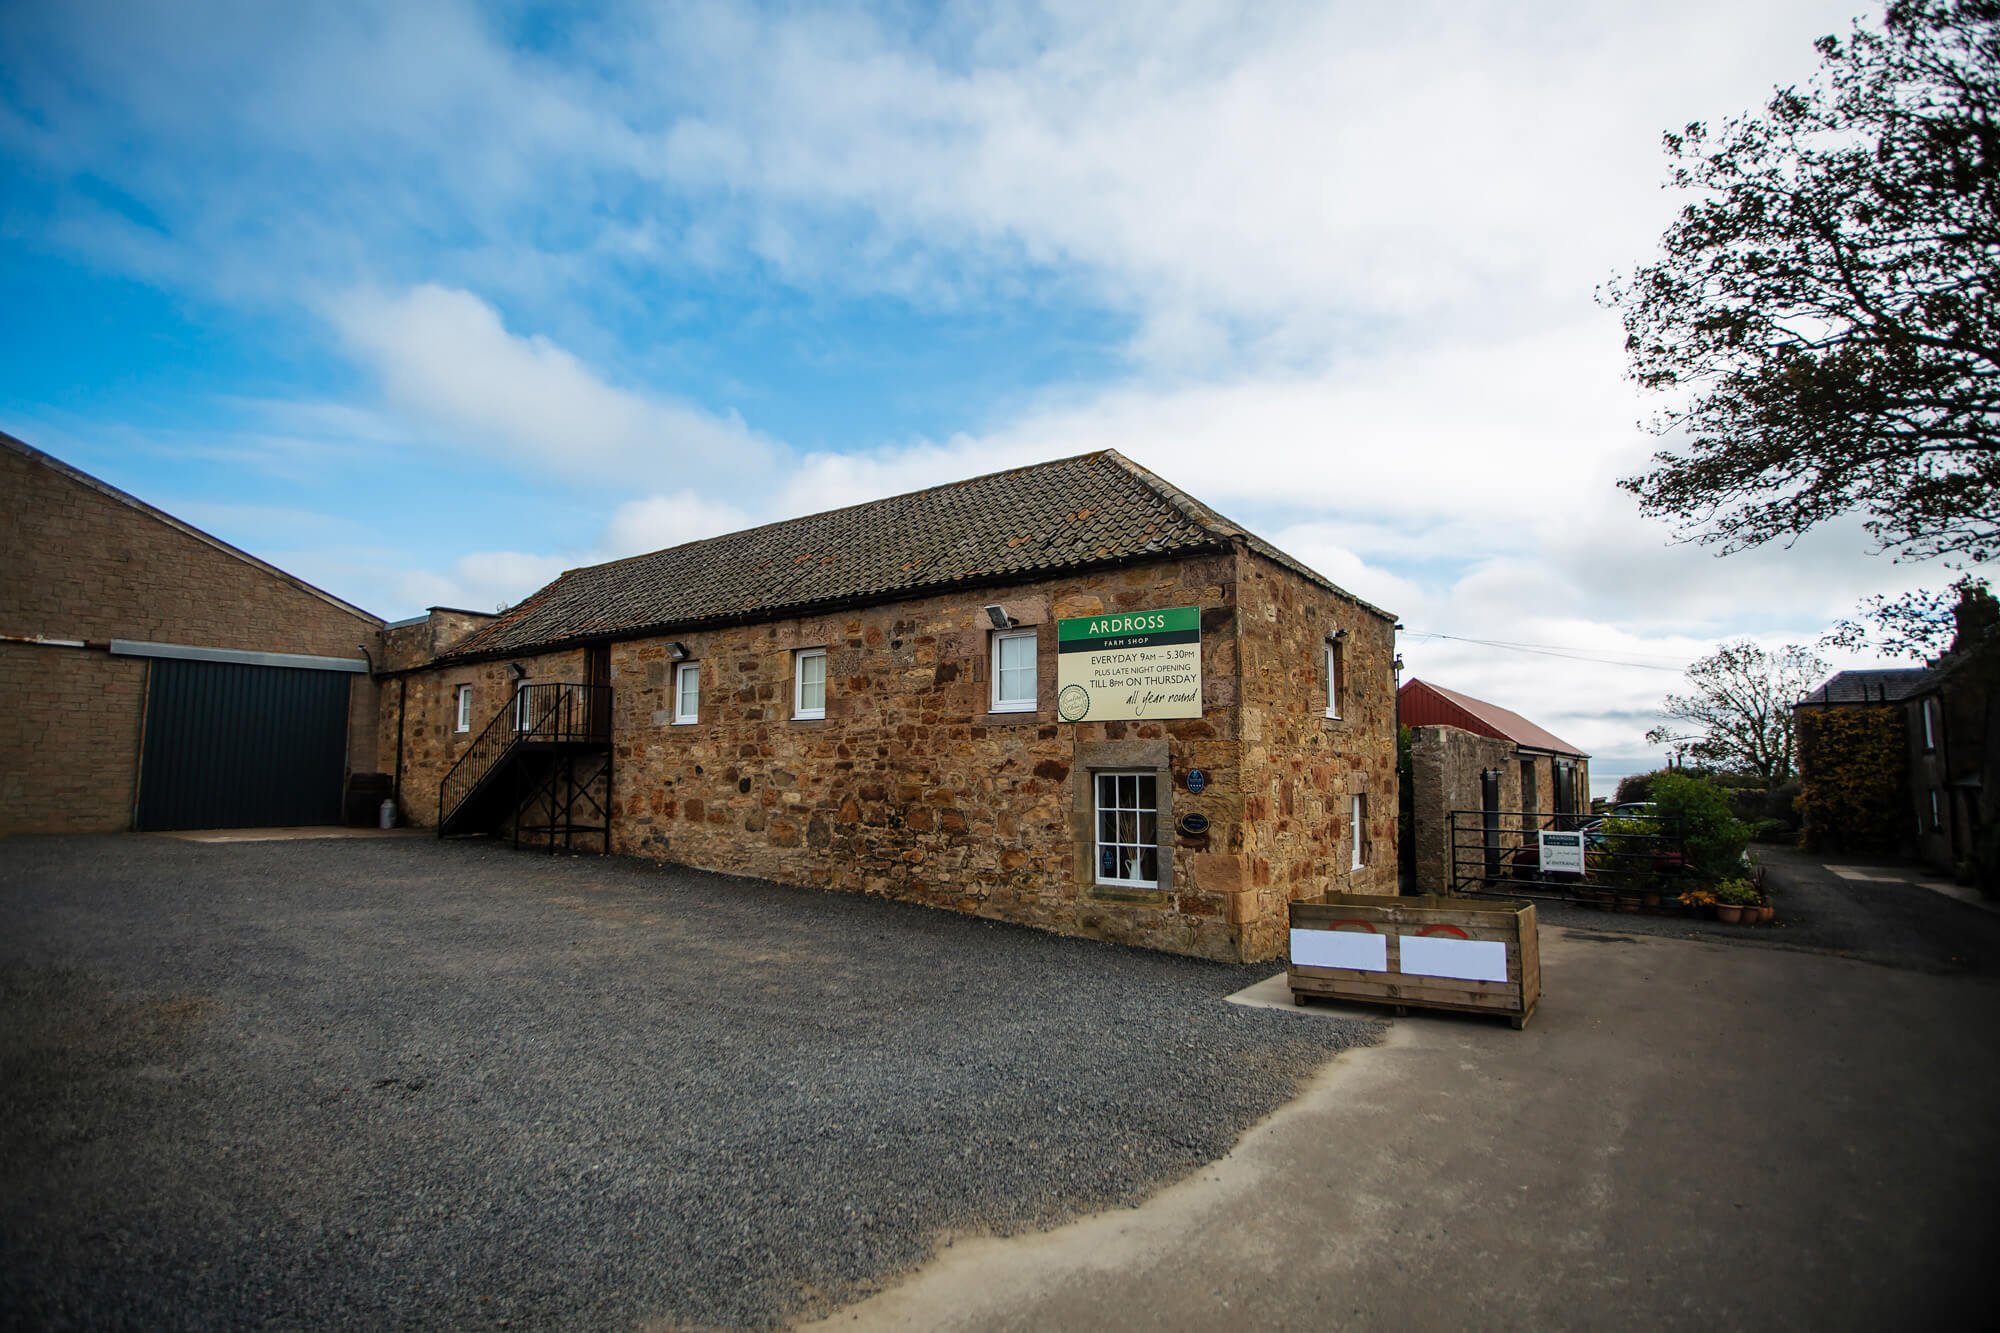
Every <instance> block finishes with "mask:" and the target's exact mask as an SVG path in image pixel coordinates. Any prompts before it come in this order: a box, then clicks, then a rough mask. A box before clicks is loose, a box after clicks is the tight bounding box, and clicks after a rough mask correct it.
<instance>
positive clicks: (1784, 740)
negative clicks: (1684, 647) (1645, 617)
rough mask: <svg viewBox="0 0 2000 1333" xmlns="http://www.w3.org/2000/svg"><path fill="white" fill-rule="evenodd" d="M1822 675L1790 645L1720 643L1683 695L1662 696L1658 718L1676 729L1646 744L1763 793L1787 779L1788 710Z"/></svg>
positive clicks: (1790, 748) (1690, 674) (1793, 752)
mask: <svg viewBox="0 0 2000 1333" xmlns="http://www.w3.org/2000/svg"><path fill="white" fill-rule="evenodd" d="M1826 673H1827V665H1826V663H1825V662H1823V661H1821V660H1820V659H1819V658H1818V657H1817V656H1815V655H1814V654H1813V652H1812V650H1811V649H1809V648H1803V647H1800V646H1799V645H1797V644H1791V645H1789V646H1787V647H1785V648H1782V649H1780V650H1778V651H1777V652H1772V651H1770V650H1768V649H1765V648H1762V647H1760V646H1758V645H1757V644H1755V643H1752V642H1751V641H1750V640H1748V639H1740V640H1738V641H1737V642H1735V643H1726V644H1724V645H1722V647H1720V648H1718V649H1716V651H1714V652H1713V653H1710V654H1709V655H1708V656H1707V657H1704V658H1702V659H1700V660H1699V661H1697V662H1696V663H1695V664H1694V665H1693V666H1690V667H1689V668H1688V670H1687V679H1688V685H1689V686H1690V689H1689V691H1688V693H1686V694H1670V695H1668V696H1667V699H1666V703H1665V704H1664V705H1663V706H1662V708H1661V711H1662V712H1664V713H1665V714H1666V715H1667V716H1668V717H1670V718H1672V719H1674V723H1675V725H1672V726H1665V727H1655V728H1653V729H1652V730H1651V731H1649V732H1647V733H1646V739H1647V740H1648V741H1649V742H1651V743H1652V744H1654V745H1670V746H1676V747H1680V748H1684V749H1685V751H1686V753H1687V754H1688V755H1689V756H1691V757H1692V758H1694V759H1696V760H1698V761H1700V762H1702V763H1707V764H1713V765H1715V766H1716V767H1718V768H1722V769H1727V770H1730V771H1733V772H1738V773H1748V774H1754V775H1755V776H1756V777H1757V779H1758V780H1759V781H1761V782H1762V783H1763V784H1764V789H1765V790H1766V791H1769V790H1770V789H1772V788H1774V787H1777V786H1779V785H1780V784H1782V783H1785V782H1787V781H1789V780H1790V779H1791V776H1792V770H1793V768H1794V767H1795V765H1796V762H1797V754H1798V751H1797V744H1796V741H1795V738H1794V736H1793V733H1792V705H1793V704H1795V703H1797V702H1798V701H1799V700H1800V699H1801V698H1803V697H1804V696H1805V693H1806V691H1807V690H1809V689H1811V688H1812V687H1813V685H1814V684H1815V683H1816V682H1818V681H1819V679H1820V678H1821V677H1823V676H1825V675H1826ZM1653 799H1655V800H1657V799H1658V797H1657V795H1656V796H1655V797H1654V798H1653Z"/></svg>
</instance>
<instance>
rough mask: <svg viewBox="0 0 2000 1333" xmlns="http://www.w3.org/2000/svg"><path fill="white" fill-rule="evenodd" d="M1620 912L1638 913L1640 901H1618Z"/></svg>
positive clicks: (1623, 899) (1634, 899)
mask: <svg viewBox="0 0 2000 1333" xmlns="http://www.w3.org/2000/svg"><path fill="white" fill-rule="evenodd" d="M1618 910H1619V911H1621V912H1636V911H1638V910H1639V900H1638V899H1637V898H1620V899H1619V900H1618Z"/></svg>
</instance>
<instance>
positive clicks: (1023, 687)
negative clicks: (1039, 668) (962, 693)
mask: <svg viewBox="0 0 2000 1333" xmlns="http://www.w3.org/2000/svg"><path fill="white" fill-rule="evenodd" d="M993 711H994V712H996V713H1032V712H1034V711H1035V631H1033V630H1031V629H1030V630H1009V631H1005V632H1002V633H998V634H995V635H994V636H993Z"/></svg>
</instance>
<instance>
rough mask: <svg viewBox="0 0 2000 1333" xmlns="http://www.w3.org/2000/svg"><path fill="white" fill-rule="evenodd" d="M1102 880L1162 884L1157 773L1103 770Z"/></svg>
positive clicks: (1100, 809) (1099, 791) (1099, 878)
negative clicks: (1108, 771) (1110, 771)
mask: <svg viewBox="0 0 2000 1333" xmlns="http://www.w3.org/2000/svg"><path fill="white" fill-rule="evenodd" d="M1095 777H1096V781H1097V882H1098V883H1099V884H1116V885H1122V886H1126V887H1130V888H1144V889H1150V888H1155V887H1157V886H1158V885H1159V882H1160V827H1159V825H1160V793H1159V778H1158V776H1157V775H1156V774H1153V773H1099V774H1096V775H1095Z"/></svg>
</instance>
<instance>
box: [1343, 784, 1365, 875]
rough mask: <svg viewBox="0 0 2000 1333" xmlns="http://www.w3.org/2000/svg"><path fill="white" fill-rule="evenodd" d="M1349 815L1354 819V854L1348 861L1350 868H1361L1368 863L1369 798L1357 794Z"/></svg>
mask: <svg viewBox="0 0 2000 1333" xmlns="http://www.w3.org/2000/svg"><path fill="white" fill-rule="evenodd" d="M1348 817H1349V818H1350V819H1352V820H1353V821H1354V854H1353V857H1352V858H1351V859H1350V860H1349V861H1348V869H1350V870H1359V869H1361V867H1363V866H1365V865H1367V864H1368V798H1367V797H1366V796H1355V797H1353V798H1352V800H1351V802H1350V809H1349V815H1348Z"/></svg>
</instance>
